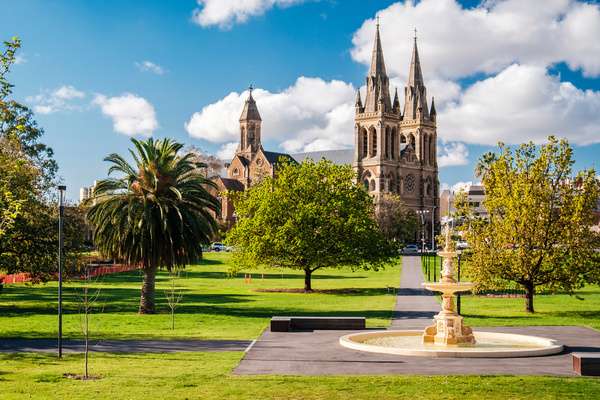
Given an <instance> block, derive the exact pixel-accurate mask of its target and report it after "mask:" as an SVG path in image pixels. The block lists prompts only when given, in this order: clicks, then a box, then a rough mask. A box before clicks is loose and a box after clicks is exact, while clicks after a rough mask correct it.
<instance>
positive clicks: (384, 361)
mask: <svg viewBox="0 0 600 400" xmlns="http://www.w3.org/2000/svg"><path fill="white" fill-rule="evenodd" d="M402 260H403V263H402V274H401V284H400V289H399V291H398V298H397V302H396V308H395V312H394V316H393V319H392V324H391V326H390V329H421V328H423V327H425V326H426V325H428V324H429V323H430V322H431V318H432V317H433V315H435V314H437V312H439V310H440V305H439V303H438V302H437V301H436V297H435V296H432V295H431V294H430V293H429V292H427V291H425V290H423V289H422V286H421V283H422V282H423V274H422V271H421V262H420V259H419V257H408V256H405V257H403V258H402ZM475 329H476V330H480V331H482V330H485V331H493V332H506V333H519V334H526V335H534V336H543V337H547V338H552V339H556V340H558V341H560V342H561V343H562V344H564V345H566V346H568V348H567V349H566V350H565V351H564V352H563V353H561V354H557V355H553V356H546V357H528V358H504V359H498V358H480V359H459V358H425V357H408V356H397V355H389V354H377V353H367V352H361V351H356V350H351V349H348V348H345V347H342V346H341V345H340V344H339V338H340V336H343V335H345V334H348V333H353V332H352V331H313V332H290V333H288V332H285V333H281V332H270V331H265V332H264V333H263V335H262V336H261V337H260V338H259V339H258V341H257V342H256V343H255V344H254V345H253V346H252V347H251V349H250V350H249V351H248V352H247V353H246V355H245V356H244V358H243V359H242V361H241V362H240V364H239V365H238V366H237V368H236V369H235V370H234V373H235V374H239V375H264V374H277V375H394V374H423V375H446V374H471V375H492V374H493V375H496V374H503V375H558V376H572V375H574V372H573V368H572V360H571V355H570V352H586V351H594V352H600V332H598V331H596V330H594V329H589V328H583V327H576V326H562V327H558V326H538V327H495V328H490V327H486V328H477V327H476V328H475Z"/></svg>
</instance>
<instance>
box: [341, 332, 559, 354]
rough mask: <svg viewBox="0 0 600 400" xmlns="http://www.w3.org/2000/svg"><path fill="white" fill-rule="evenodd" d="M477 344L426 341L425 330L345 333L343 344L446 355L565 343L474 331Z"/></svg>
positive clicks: (535, 350)
mask: <svg viewBox="0 0 600 400" xmlns="http://www.w3.org/2000/svg"><path fill="white" fill-rule="evenodd" d="M473 334H474V336H475V340H476V342H477V343H476V344H474V345H471V344H461V345H439V344H433V343H423V340H422V337H423V331H418V330H389V331H387V330H386V331H371V332H359V333H352V334H349V335H345V336H342V337H341V338H340V339H339V342H340V344H341V345H342V346H344V347H347V348H350V349H354V350H360V351H367V352H372V353H384V354H395V355H400V356H419V357H446V358H514V357H536V356H547V355H551V354H556V353H560V352H561V351H562V350H563V345H561V344H560V343H558V342H557V341H556V340H553V339H547V338H543V337H538V336H528V335H517V334H512V333H498V332H474V333H473Z"/></svg>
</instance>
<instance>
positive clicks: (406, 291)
mask: <svg viewBox="0 0 600 400" xmlns="http://www.w3.org/2000/svg"><path fill="white" fill-rule="evenodd" d="M400 275H401V277H400V288H399V289H398V292H397V295H398V296H397V298H396V308H395V309H394V315H393V317H392V323H391V326H390V329H422V328H425V326H427V325H428V324H430V323H431V319H432V318H433V316H434V315H435V314H437V313H438V312H439V311H440V304H439V303H438V302H437V300H436V296H435V295H433V293H432V292H430V291H428V290H425V289H423V286H422V285H421V284H422V283H423V282H424V281H425V280H424V277H423V270H422V268H421V257H419V256H403V257H402V272H401V274H400Z"/></svg>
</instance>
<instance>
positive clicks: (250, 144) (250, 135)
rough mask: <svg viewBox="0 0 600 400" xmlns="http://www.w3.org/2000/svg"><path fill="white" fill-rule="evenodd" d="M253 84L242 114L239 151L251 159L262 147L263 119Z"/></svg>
mask: <svg viewBox="0 0 600 400" xmlns="http://www.w3.org/2000/svg"><path fill="white" fill-rule="evenodd" d="M252 89H253V88H252V86H250V88H249V94H248V98H247V99H246V102H245V104H244V109H243V110H242V115H240V148H239V153H241V154H242V155H244V156H245V157H246V158H247V159H249V160H251V159H252V158H253V157H252V156H253V155H254V154H255V153H256V152H257V151H258V149H259V148H260V133H261V132H260V130H261V124H262V119H261V118H260V114H259V112H258V107H257V106H256V101H255V100H254V98H253V97H252Z"/></svg>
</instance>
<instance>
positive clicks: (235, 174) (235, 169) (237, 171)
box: [233, 168, 240, 176]
mask: <svg viewBox="0 0 600 400" xmlns="http://www.w3.org/2000/svg"><path fill="white" fill-rule="evenodd" d="M239 174H240V170H239V169H237V168H234V169H233V176H238V175H239Z"/></svg>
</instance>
